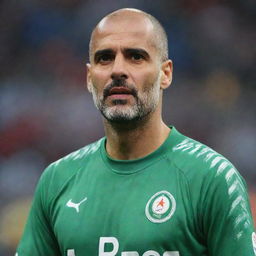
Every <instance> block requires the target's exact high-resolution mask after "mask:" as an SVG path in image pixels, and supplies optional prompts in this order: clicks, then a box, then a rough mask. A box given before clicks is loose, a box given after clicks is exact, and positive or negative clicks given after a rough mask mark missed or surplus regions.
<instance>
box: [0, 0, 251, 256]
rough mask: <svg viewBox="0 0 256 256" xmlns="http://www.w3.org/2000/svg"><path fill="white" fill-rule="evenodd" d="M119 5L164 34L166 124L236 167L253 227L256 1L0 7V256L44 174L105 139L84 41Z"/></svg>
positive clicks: (41, 2) (73, 0)
mask: <svg viewBox="0 0 256 256" xmlns="http://www.w3.org/2000/svg"><path fill="white" fill-rule="evenodd" d="M121 7H135V8H140V9H142V10H145V11H148V12H149V13H151V14H153V15H154V16H156V17H157V18H159V20H160V21H161V22H162V23H163V25H164V27H165V28H166V29H167V32H168V35H169V48H170V57H171V59H172V60H173V61H174V81H173V84H172V86H171V88H169V89H168V91H166V92H165V97H164V119H165V121H166V122H167V123H170V124H174V125H175V126H176V127H177V128H178V129H179V130H180V131H181V132H183V133H185V134H186V135H188V136H191V137H193V138H195V139H197V140H200V141H202V142H204V143H206V144H208V145H210V146H211V147H213V148H214V149H215V150H217V151H218V152H220V153H222V154H223V155H224V156H226V157H227V158H229V159H230V160H231V161H232V162H233V163H234V164H235V165H236V167H237V168H238V169H239V170H240V172H241V174H242V175H243V176H244V178H245V180H246V181H247V183H248V187H249V191H250V198H251V202H252V208H253V214H254V218H255V219H256V185H255V184H256V172H255V166H256V136H255V127H256V118H255V114H256V108H255V102H256V88H255V86H256V85H255V80H256V76H255V66H256V65H255V64H256V63H255V62H256V58H255V56H256V47H255V39H256V31H255V17H256V16H255V15H254V14H255V11H256V5H255V0H232V1H221V0H204V1H200V0H179V1H169V0H160V1H141V0H124V1H110V0H97V1H89V0H23V1H15V0H2V1H1V2H0V29H1V30H0V31H1V33H0V67H1V69H0V256H8V255H13V253H14V251H15V247H16V245H17V242H18V240H19V238H20V235H21V232H22V229H23V225H24V221H25V219H26V216H27V211H28V208H29V205H30V202H31V197H32V195H33V192H34V189H35V185H36V182H37V180H38V178H39V176H40V174H41V172H42V171H43V169H44V168H45V167H46V166H47V165H48V164H49V163H50V162H52V161H55V160H56V159H58V158H60V157H62V156H64V155H65V154H67V153H69V152H71V151H74V150H76V149H78V148H80V147H83V146H84V145H86V144H88V143H90V142H92V141H94V140H96V139H97V138H99V137H101V136H102V135H103V128H102V124H101V117H100V114H99V113H98V112H97V111H96V109H95V107H94V106H93V103H92V99H91V96H90V95H89V93H88V92H87V91H86V89H85V75H86V71H85V63H86V61H87V60H88V55H87V49H88V40H89V36H90V32H91V30H92V28H93V26H94V25H95V24H96V22H97V21H98V20H99V19H100V18H101V17H102V16H104V15H105V14H107V13H109V12H111V11H113V10H115V9H118V8H121Z"/></svg>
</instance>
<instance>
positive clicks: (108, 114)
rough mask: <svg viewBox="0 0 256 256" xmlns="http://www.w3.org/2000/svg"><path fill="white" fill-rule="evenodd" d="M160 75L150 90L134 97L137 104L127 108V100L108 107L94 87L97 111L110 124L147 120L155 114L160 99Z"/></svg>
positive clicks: (93, 92) (115, 102)
mask: <svg viewBox="0 0 256 256" xmlns="http://www.w3.org/2000/svg"><path fill="white" fill-rule="evenodd" d="M159 83H160V73H159V75H158V78H157V80H156V81H155V83H154V84H152V86H150V89H149V90H144V91H143V92H142V93H141V95H138V94H136V95H134V97H135V101H136V103H135V104H134V105H132V106H125V105H126V104H127V101H126V100H114V101H113V103H114V106H111V107H109V106H107V105H106V104H105V98H104V97H102V98H98V97H97V92H96V90H95V87H94V86H93V90H92V94H93V101H94V104H95V106H96V107H97V109H99V111H100V112H101V114H102V115H103V116H104V117H105V119H106V120H107V121H109V122H110V123H120V124H121V123H127V122H137V121H139V120H143V119H145V117H147V116H148V115H149V114H150V113H152V112H154V111H155V109H156V108H157V106H158V104H159V99H160V84H159Z"/></svg>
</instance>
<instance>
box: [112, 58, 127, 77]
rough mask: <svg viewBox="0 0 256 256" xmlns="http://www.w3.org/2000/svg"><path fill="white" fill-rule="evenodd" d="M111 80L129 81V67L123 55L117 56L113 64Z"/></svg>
mask: <svg viewBox="0 0 256 256" xmlns="http://www.w3.org/2000/svg"><path fill="white" fill-rule="evenodd" d="M111 78H112V79H113V80H114V79H127V78H128V72H127V66H126V62H125V57H124V56H123V55H121V54H120V55H116V57H115V60H114V62H113V66H112V71H111Z"/></svg>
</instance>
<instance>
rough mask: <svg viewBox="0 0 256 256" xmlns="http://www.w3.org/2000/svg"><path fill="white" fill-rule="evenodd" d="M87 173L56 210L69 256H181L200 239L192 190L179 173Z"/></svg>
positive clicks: (67, 190) (72, 182)
mask: <svg viewBox="0 0 256 256" xmlns="http://www.w3.org/2000/svg"><path fill="white" fill-rule="evenodd" d="M86 172H88V173H87V174H86ZM84 173H85V174H86V175H81V176H80V177H76V178H74V179H73V180H70V181H69V182H68V183H67V184H66V185H65V186H64V187H63V189H62V191H61V192H60V194H59V195H58V198H56V201H55V203H54V206H53V214H52V223H53V230H54V233H55V235H56V238H57V240H58V242H59V245H60V249H61V251H62V252H63V255H66V254H67V253H66V252H68V253H69V254H67V255H68V256H83V255H102V256H103V255H105V256H107V255H108V256H115V255H122V256H126V255H127V256H140V255H143V256H146V255H148V256H150V255H153V256H154V255H156V256H159V255H161V256H162V255H164V256H168V255H169V256H172V255H173V256H178V255H181V254H179V251H180V248H181V247H182V246H187V245H188V243H192V240H196V239H195V238H194V237H195V235H196V234H195V233H196V232H195V230H194V216H193V214H194V213H193V209H192V207H191V202H190V198H189V192H188V190H187V185H186V182H185V181H184V179H183V178H182V177H181V176H180V174H179V173H177V172H175V171H174V170H173V171H172V170H171V171H170V169H167V167H166V168H164V167H162V168H160V169H157V167H156V166H155V168H150V169H147V170H145V171H144V172H140V173H135V174H130V175H118V174H115V173H111V172H110V171H109V170H104V168H103V169H102V170H85V172H84ZM191 237H193V238H192V239H191ZM183 244H184V245H183ZM198 245H199V244H198ZM195 246H196V245H195ZM199 247H200V245H199ZM65 253H66V254H65ZM145 253H146V254H145Z"/></svg>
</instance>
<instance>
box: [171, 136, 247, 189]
mask: <svg viewBox="0 0 256 256" xmlns="http://www.w3.org/2000/svg"><path fill="white" fill-rule="evenodd" d="M176 132H177V131H176ZM177 137H179V140H178V141H177V143H176V144H175V145H174V146H173V147H172V152H171V153H172V154H173V162H174V164H175V166H176V167H177V168H178V169H179V170H180V171H181V172H183V174H184V175H185V176H186V177H187V179H188V180H189V181H191V182H193V181H194V180H196V181H197V182H200V181H201V182H205V181H206V180H209V182H210V181H214V182H224V183H227V185H230V184H232V183H233V182H234V181H239V183H240V182H241V183H244V181H243V178H242V177H241V176H240V174H239V172H238V171H237V170H236V168H235V167H234V165H233V164H232V163H231V162H230V161H229V160H228V159H227V158H225V157H224V156H223V155H221V154H220V153H218V152H216V151H215V150H213V149H212V148H210V147H208V146H206V145H204V144H203V143H201V142H198V141H196V140H194V139H191V138H189V137H187V136H184V135H182V134H180V133H179V132H177Z"/></svg>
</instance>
